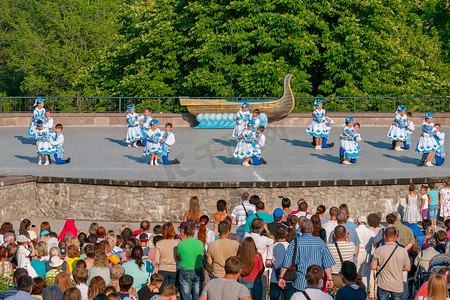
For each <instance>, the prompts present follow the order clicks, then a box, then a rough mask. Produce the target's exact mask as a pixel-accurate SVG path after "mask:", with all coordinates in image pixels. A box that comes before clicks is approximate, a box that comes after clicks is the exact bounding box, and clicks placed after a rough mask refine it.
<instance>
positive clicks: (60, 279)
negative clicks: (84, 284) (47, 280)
mask: <svg viewBox="0 0 450 300" xmlns="http://www.w3.org/2000/svg"><path fill="white" fill-rule="evenodd" d="M54 284H56V285H57V286H59V287H60V288H61V290H62V291H63V292H64V291H65V290H67V289H68V288H70V287H72V281H71V280H70V276H69V274H67V272H60V273H59V274H58V275H56V277H55V282H54Z"/></svg>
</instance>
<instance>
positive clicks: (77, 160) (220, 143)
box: [0, 124, 450, 181]
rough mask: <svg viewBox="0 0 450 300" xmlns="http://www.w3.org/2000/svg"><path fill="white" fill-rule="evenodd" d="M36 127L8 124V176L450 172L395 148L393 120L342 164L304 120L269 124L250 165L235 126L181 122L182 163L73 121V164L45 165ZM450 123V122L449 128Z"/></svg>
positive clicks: (229, 177) (3, 140) (270, 177)
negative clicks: (152, 160)
mask: <svg viewBox="0 0 450 300" xmlns="http://www.w3.org/2000/svg"><path fill="white" fill-rule="evenodd" d="M27 129H28V128H24V127H21V128H0V145H1V146H0V147H1V148H0V149H1V155H0V175H1V174H16V175H35V176H59V177H83V178H108V179H139V180H169V181H287V180H291V181H295V180H324V179H328V180H335V179H379V178H405V177H406V178H410V177H435V176H448V175H450V165H449V163H448V162H447V163H446V164H444V165H443V166H441V167H434V168H426V167H423V168H418V167H417V166H416V165H417V164H418V163H419V160H420V155H419V154H418V153H416V152H414V148H415V145H416V143H417V140H418V135H419V134H418V132H419V129H418V130H416V132H415V134H414V135H413V147H412V148H413V149H412V150H409V151H405V152H394V151H388V150H386V148H388V147H389V146H390V141H389V140H388V139H387V137H386V133H387V131H388V127H364V124H363V127H362V128H361V131H360V133H361V137H362V139H363V140H362V142H360V146H361V148H362V149H361V152H360V156H361V157H360V159H359V160H358V163H357V164H356V165H339V164H338V162H339V155H338V149H339V148H338V147H336V146H335V147H334V148H330V149H323V150H314V149H313V147H312V146H311V145H310V142H311V137H310V136H308V135H307V134H306V133H305V128H304V127H269V128H268V129H267V130H266V132H265V134H266V137H267V145H266V147H265V148H263V152H262V153H263V157H264V158H265V159H266V160H267V162H268V164H267V165H261V166H252V167H242V166H241V165H240V164H241V163H242V161H241V160H238V159H235V158H233V152H234V148H235V145H236V143H237V142H236V140H233V139H231V133H232V130H230V129H195V128H177V127H175V128H174V133H175V135H176V143H175V145H174V146H172V149H171V153H170V158H171V159H174V158H177V159H179V160H180V161H181V164H180V165H174V166H164V165H159V166H149V165H148V164H147V162H148V161H149V159H148V158H144V157H142V151H143V148H142V147H140V148H128V147H126V143H125V141H124V139H125V135H126V128H125V127H124V128H117V127H115V128H94V127H84V128H66V129H64V131H63V133H64V136H65V144H64V150H65V153H66V156H65V157H66V158H67V157H70V158H71V160H72V162H71V163H70V164H68V165H62V166H58V165H56V164H53V165H51V166H37V164H36V163H37V156H36V146H33V145H32V142H33V141H32V140H31V139H30V138H28V137H26V134H27ZM445 130H448V129H445ZM341 131H342V127H340V126H335V127H334V128H333V129H332V132H331V142H335V143H336V144H338V137H339V134H340V133H341Z"/></svg>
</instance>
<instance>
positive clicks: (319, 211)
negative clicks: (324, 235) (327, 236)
mask: <svg viewBox="0 0 450 300" xmlns="http://www.w3.org/2000/svg"><path fill="white" fill-rule="evenodd" d="M326 211H327V209H326V207H325V205H323V204H320V205H319V206H317V208H316V213H317V214H319V217H320V222H321V223H322V225H323V224H325V223H326V222H328V218H327V217H325V212H326Z"/></svg>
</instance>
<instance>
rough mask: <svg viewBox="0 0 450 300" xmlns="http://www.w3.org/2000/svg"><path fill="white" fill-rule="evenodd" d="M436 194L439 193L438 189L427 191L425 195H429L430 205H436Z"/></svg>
mask: <svg viewBox="0 0 450 300" xmlns="http://www.w3.org/2000/svg"><path fill="white" fill-rule="evenodd" d="M438 194H439V192H438V191H436V190H434V191H429V192H428V193H427V195H430V196H431V202H430V204H429V205H430V206H431V205H438Z"/></svg>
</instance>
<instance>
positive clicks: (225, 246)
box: [206, 221, 239, 278]
mask: <svg viewBox="0 0 450 300" xmlns="http://www.w3.org/2000/svg"><path fill="white" fill-rule="evenodd" d="M230 230H231V228H230V224H229V223H228V222H226V221H223V222H220V224H219V234H220V237H219V239H218V240H215V241H213V242H211V244H210V245H209V247H208V250H207V252H206V255H207V261H208V264H209V265H212V266H213V275H214V277H215V278H219V277H224V276H225V262H226V261H227V259H228V258H230V257H232V256H236V255H237V254H238V252H239V242H237V241H235V240H230V239H229V238H228V235H229V234H230Z"/></svg>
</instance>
